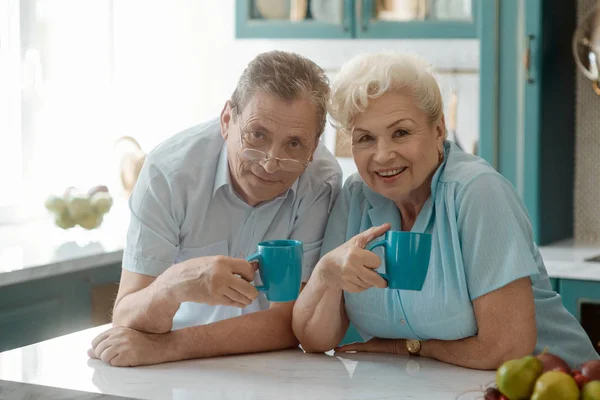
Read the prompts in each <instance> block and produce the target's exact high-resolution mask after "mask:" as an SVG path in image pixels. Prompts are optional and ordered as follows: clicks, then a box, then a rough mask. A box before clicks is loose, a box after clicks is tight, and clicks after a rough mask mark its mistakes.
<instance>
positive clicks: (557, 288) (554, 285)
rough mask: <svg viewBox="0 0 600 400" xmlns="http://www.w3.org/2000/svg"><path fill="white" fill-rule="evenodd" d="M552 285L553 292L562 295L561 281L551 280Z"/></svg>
mask: <svg viewBox="0 0 600 400" xmlns="http://www.w3.org/2000/svg"><path fill="white" fill-rule="evenodd" d="M550 285H552V290H554V291H555V292H556V293H560V279H558V278H550Z"/></svg>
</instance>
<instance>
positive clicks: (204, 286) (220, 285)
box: [156, 256, 258, 308]
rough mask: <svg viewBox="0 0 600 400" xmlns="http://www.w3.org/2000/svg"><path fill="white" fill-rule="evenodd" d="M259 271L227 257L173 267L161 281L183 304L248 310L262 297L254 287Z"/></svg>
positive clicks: (202, 259)
mask: <svg viewBox="0 0 600 400" xmlns="http://www.w3.org/2000/svg"><path fill="white" fill-rule="evenodd" d="M255 272H256V267H255V266H254V264H252V263H249V262H248V261H246V260H242V259H239V258H233V257H225V256H211V257H199V258H192V259H190V260H187V261H184V262H182V263H179V264H175V265H173V266H172V267H171V268H169V269H167V270H166V271H165V272H164V273H163V274H162V275H160V276H159V277H158V278H157V280H156V281H157V284H159V285H163V286H164V287H167V288H168V289H169V292H170V293H171V294H172V296H174V298H175V299H176V300H177V301H178V302H179V303H182V302H185V301H192V302H195V303H203V304H208V305H211V306H215V305H226V306H234V307H239V308H244V307H246V306H248V305H250V304H251V303H252V302H253V301H254V299H255V298H256V297H257V296H258V291H257V290H256V288H255V287H254V286H253V285H251V284H250V283H249V282H251V281H252V280H253V279H254V274H255Z"/></svg>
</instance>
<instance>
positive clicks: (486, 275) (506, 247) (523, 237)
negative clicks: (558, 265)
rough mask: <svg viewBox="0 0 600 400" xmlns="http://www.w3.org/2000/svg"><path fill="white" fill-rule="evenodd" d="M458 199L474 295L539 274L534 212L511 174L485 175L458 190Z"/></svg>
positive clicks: (466, 269) (467, 268)
mask: <svg viewBox="0 0 600 400" xmlns="http://www.w3.org/2000/svg"><path fill="white" fill-rule="evenodd" d="M456 204H457V208H458V210H457V212H458V232H459V237H460V243H461V249H462V256H463V263H464V267H465V273H466V278H467V285H468V290H469V295H470V297H471V300H475V299H476V298H478V297H480V296H483V295H484V294H487V293H489V292H492V291H494V290H496V289H499V288H501V287H503V286H505V285H507V284H509V283H511V282H513V281H515V280H517V279H520V278H523V277H534V276H535V275H537V274H538V267H537V264H536V262H535V259H534V254H533V249H532V247H533V246H534V242H533V233H532V229H531V223H530V221H529V217H528V215H527V212H526V211H525V207H524V205H523V203H522V201H521V199H520V198H519V196H518V195H517V193H516V191H515V190H514V188H513V187H512V185H511V184H510V183H509V182H508V181H507V180H506V179H504V178H503V177H502V176H500V175H496V174H484V175H480V176H478V177H476V178H474V179H473V180H471V181H470V182H469V183H467V184H466V185H465V187H464V188H463V189H462V190H461V191H460V192H459V194H458V196H457V203H456Z"/></svg>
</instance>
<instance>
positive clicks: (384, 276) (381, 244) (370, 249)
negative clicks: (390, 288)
mask: <svg viewBox="0 0 600 400" xmlns="http://www.w3.org/2000/svg"><path fill="white" fill-rule="evenodd" d="M378 246H383V247H385V246H387V242H386V241H385V239H381V240H380V241H378V242H375V243H373V244H372V245H370V246H369V247H368V248H367V250H369V251H373V249H374V248H375V247H378ZM375 272H377V271H375ZM377 273H378V274H379V276H381V277H382V278H383V279H385V281H386V282H389V278H388V276H387V274H382V273H381V272H377Z"/></svg>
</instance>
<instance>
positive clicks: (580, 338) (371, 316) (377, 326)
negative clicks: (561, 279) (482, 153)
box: [322, 142, 598, 366]
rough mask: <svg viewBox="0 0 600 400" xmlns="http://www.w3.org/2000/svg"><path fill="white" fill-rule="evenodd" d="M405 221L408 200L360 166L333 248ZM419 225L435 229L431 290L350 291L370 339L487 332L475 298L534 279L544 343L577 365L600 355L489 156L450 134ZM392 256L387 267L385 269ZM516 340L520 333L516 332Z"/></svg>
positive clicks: (337, 211)
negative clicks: (480, 328)
mask: <svg viewBox="0 0 600 400" xmlns="http://www.w3.org/2000/svg"><path fill="white" fill-rule="evenodd" d="M385 222H389V223H391V225H392V229H393V230H400V229H401V228H402V220H401V215H400V212H399V210H398V207H397V206H396V205H395V203H394V202H392V201H391V200H389V199H387V198H385V197H383V196H382V195H380V194H378V193H375V192H374V191H372V190H371V189H370V188H369V187H368V186H367V185H366V184H365V183H364V182H363V181H362V180H361V178H360V176H359V175H358V174H355V175H353V176H352V177H350V178H348V180H347V181H346V182H345V184H344V188H343V189H342V193H341V194H340V196H339V197H338V200H337V202H336V205H335V206H334V209H333V211H332V212H331V215H330V217H329V223H328V225H327V230H326V234H325V238H326V239H325V241H324V243H323V248H322V252H323V254H324V253H326V252H328V251H330V250H332V249H334V248H336V247H337V246H339V245H340V244H342V243H344V242H345V241H347V240H349V239H350V238H352V237H353V236H355V235H356V234H358V233H359V232H362V231H364V230H366V229H368V228H370V227H371V226H376V225H381V224H383V223H385ZM411 231H413V232H427V233H431V234H432V236H433V238H432V239H433V240H432V250H431V259H430V263H429V269H428V272H427V277H426V280H425V284H424V286H423V289H422V290H421V291H408V290H393V289H377V288H371V289H368V290H366V291H364V292H362V293H344V298H345V303H346V312H347V314H348V317H349V319H350V321H351V322H352V324H353V325H354V326H355V327H356V328H357V330H358V332H359V333H360V335H361V336H362V337H363V339H365V340H368V339H370V338H372V337H382V338H410V339H420V340H427V339H441V340H458V339H463V338H466V337H470V336H474V335H476V334H477V321H476V319H475V312H474V310H473V301H474V300H475V299H477V298H478V297H480V296H483V295H485V294H487V293H490V292H492V291H494V290H496V289H499V288H501V287H503V286H505V285H507V284H509V283H510V282H513V281H515V280H517V279H519V278H523V277H529V278H530V279H531V282H532V286H533V294H534V298H535V309H536V321H537V334H538V340H537V346H536V351H538V352H540V351H542V350H543V349H544V347H546V346H548V347H549V351H550V352H551V353H553V354H556V355H558V356H560V357H562V358H564V359H565V360H566V361H567V362H568V363H569V364H571V365H572V366H574V365H579V364H581V363H582V362H584V361H586V360H589V359H592V358H597V357H598V354H597V353H596V352H595V350H594V348H593V346H592V344H591V342H590V340H589V338H588V336H587V335H586V333H585V331H584V330H583V328H582V327H581V326H580V325H579V323H578V322H577V320H576V319H575V318H574V317H573V316H572V315H571V314H570V313H569V312H568V311H567V310H566V309H565V308H564V307H563V305H562V302H561V298H560V296H559V295H558V294H557V293H555V292H554V291H553V290H552V287H551V285H550V281H549V279H548V274H547V272H546V268H545V267H544V263H543V260H542V257H541V256H540V253H539V251H538V248H537V246H536V244H535V243H534V240H533V234H532V230H531V224H530V222H529V218H528V216H527V213H526V211H525V207H524V206H523V204H522V202H521V200H520V198H519V196H518V195H517V194H516V192H515V190H514V189H513V187H512V185H511V184H510V183H509V182H508V181H507V180H506V179H505V178H504V177H502V176H501V175H500V174H499V173H498V172H496V171H495V170H494V169H493V168H492V167H491V166H490V165H489V164H487V163H486V162H485V161H484V160H483V159H481V158H479V157H475V156H472V155H469V154H466V153H464V152H462V151H461V150H459V149H458V148H457V147H456V145H454V144H453V143H451V142H446V143H445V157H444V162H443V163H442V164H441V165H440V167H439V168H438V170H437V171H436V172H435V174H434V176H433V179H432V183H431V196H430V197H429V198H428V199H427V201H426V202H425V204H424V206H423V208H422V210H421V212H420V213H419V215H418V217H417V219H416V221H415V223H414V226H413V227H412V229H411ZM375 252H376V253H377V254H378V255H379V256H380V258H381V259H382V265H381V266H380V268H379V269H378V270H379V271H380V272H385V261H383V257H382V256H383V254H382V251H381V248H377V249H375ZM515 340H519V339H518V338H515Z"/></svg>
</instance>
